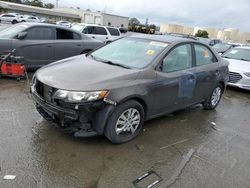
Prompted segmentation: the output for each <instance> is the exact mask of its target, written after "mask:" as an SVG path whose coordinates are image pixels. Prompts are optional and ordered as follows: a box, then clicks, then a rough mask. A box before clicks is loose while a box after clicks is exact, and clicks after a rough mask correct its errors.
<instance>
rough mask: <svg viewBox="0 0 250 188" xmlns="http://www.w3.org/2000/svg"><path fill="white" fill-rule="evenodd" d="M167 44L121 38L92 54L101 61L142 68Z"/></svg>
mask: <svg viewBox="0 0 250 188" xmlns="http://www.w3.org/2000/svg"><path fill="white" fill-rule="evenodd" d="M167 45H168V44H167V43H164V42H156V41H151V40H146V39H138V38H129V37H128V38H123V39H120V40H117V41H115V42H112V43H110V44H109V45H107V46H104V47H102V48H100V49H98V50H97V51H95V52H93V53H92V56H93V57H94V58H96V59H99V60H102V61H110V62H113V63H116V64H120V65H123V66H126V67H130V68H143V67H145V66H147V65H148V64H149V63H151V61H152V60H153V59H154V58H155V57H156V56H157V55H158V54H159V53H161V52H162V51H163V49H164V48H165V47H166V46H167Z"/></svg>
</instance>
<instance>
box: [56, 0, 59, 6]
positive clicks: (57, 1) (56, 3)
mask: <svg viewBox="0 0 250 188" xmlns="http://www.w3.org/2000/svg"><path fill="white" fill-rule="evenodd" d="M58 1H59V0H56V8H58Z"/></svg>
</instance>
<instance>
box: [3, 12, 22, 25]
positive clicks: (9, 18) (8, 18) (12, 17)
mask: <svg viewBox="0 0 250 188" xmlns="http://www.w3.org/2000/svg"><path fill="white" fill-rule="evenodd" d="M1 22H10V23H12V24H16V23H18V22H20V18H19V15H17V14H10V13H8V14H1V15H0V23H1Z"/></svg>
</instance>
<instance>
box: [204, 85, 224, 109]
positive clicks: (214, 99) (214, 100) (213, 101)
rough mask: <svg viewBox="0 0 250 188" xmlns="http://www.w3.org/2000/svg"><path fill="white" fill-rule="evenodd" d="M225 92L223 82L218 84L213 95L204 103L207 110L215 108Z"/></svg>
mask: <svg viewBox="0 0 250 188" xmlns="http://www.w3.org/2000/svg"><path fill="white" fill-rule="evenodd" d="M222 93H223V86H222V85H221V84H217V85H216V87H215V88H214V89H213V91H212V93H211V95H210V96H209V97H208V98H207V100H206V101H205V102H204V103H203V106H204V109H205V110H213V109H215V108H216V106H217V105H218V104H219V102H220V100H221V97H222Z"/></svg>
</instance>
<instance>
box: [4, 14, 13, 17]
mask: <svg viewBox="0 0 250 188" xmlns="http://www.w3.org/2000/svg"><path fill="white" fill-rule="evenodd" d="M2 17H15V16H14V15H8V14H5V15H3V16H2Z"/></svg>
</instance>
